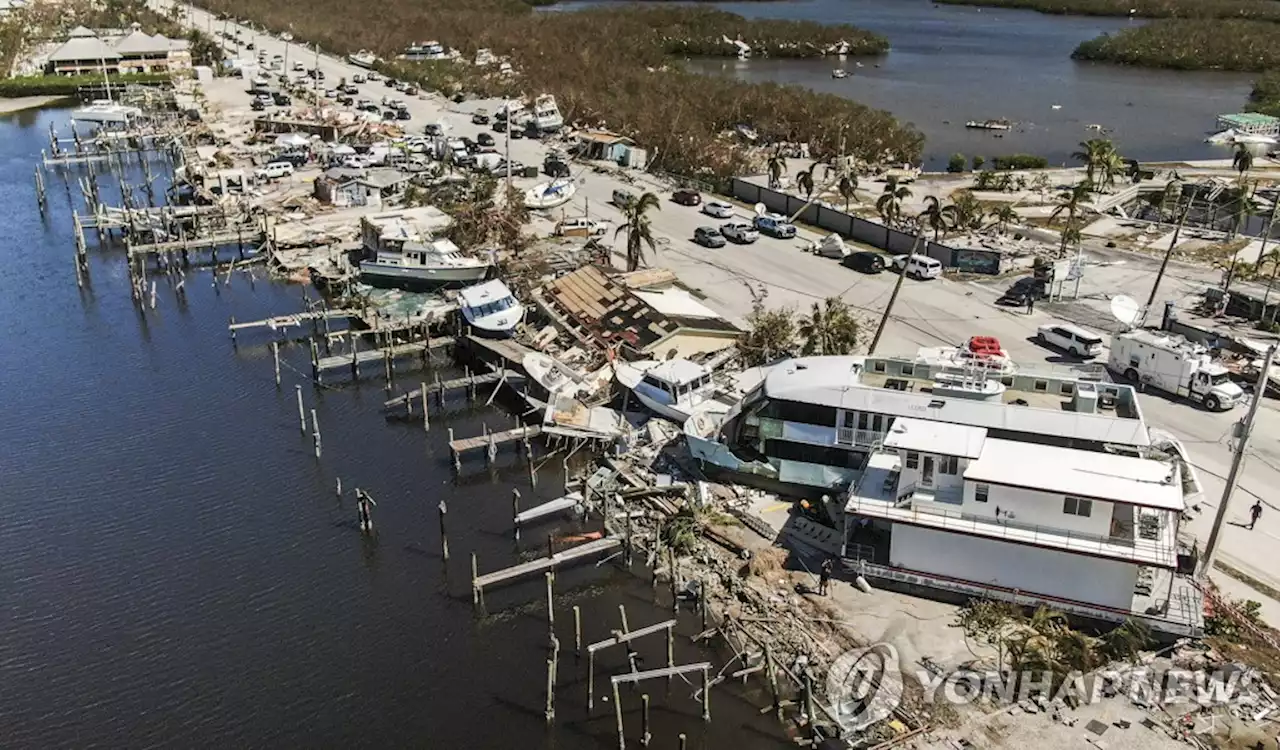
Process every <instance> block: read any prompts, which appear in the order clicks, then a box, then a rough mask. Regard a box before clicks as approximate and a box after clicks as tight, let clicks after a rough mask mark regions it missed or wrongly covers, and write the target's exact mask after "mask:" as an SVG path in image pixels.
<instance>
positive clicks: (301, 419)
mask: <svg viewBox="0 0 1280 750" xmlns="http://www.w3.org/2000/svg"><path fill="white" fill-rule="evenodd" d="M294 389H295V391H296V392H297V394H298V424H299V426H300V427H301V429H302V434H303V435H305V434H307V412H306V411H305V410H304V409H303V407H302V386H300V385H295V386H294Z"/></svg>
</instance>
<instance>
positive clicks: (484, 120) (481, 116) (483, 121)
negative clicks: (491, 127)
mask: <svg viewBox="0 0 1280 750" xmlns="http://www.w3.org/2000/svg"><path fill="white" fill-rule="evenodd" d="M471 124H472V125H488V124H489V113H487V112H485V111H484V110H483V109H481V110H477V111H476V113H475V114H473V115H471Z"/></svg>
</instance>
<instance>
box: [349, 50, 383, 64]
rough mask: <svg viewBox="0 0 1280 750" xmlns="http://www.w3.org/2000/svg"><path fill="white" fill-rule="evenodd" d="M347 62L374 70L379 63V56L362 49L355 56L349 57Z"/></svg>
mask: <svg viewBox="0 0 1280 750" xmlns="http://www.w3.org/2000/svg"><path fill="white" fill-rule="evenodd" d="M347 62H349V63H351V64H352V65H358V66H360V67H361V68H372V67H373V66H374V64H375V63H377V62H378V56H377V55H375V54H373V53H372V52H370V51H369V50H367V49H362V50H360V51H359V52H357V53H355V54H353V55H347Z"/></svg>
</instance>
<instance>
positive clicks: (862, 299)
mask: <svg viewBox="0 0 1280 750" xmlns="http://www.w3.org/2000/svg"><path fill="white" fill-rule="evenodd" d="M162 5H167V3H163V4H162ZM206 24H207V16H206V15H205V14H204V13H203V11H199V10H196V11H195V13H194V25H195V26H196V27H197V28H206ZM215 28H216V26H215ZM233 28H234V27H233ZM242 32H243V33H244V34H245V35H246V36H245V38H246V39H247V38H248V35H249V34H250V33H251V32H250V31H249V30H247V29H244V30H242ZM256 41H257V47H258V49H261V50H265V51H266V52H267V54H268V55H274V54H284V49H285V43H284V42H282V41H280V40H278V39H274V38H270V37H264V36H262V35H258V36H257V37H256ZM291 48H292V49H291V51H290V60H294V59H303V60H304V61H306V62H307V64H308V65H310V64H312V62H313V60H314V59H315V58H314V56H313V55H312V54H311V53H307V54H305V55H304V56H302V57H301V58H300V57H299V48H298V45H296V44H294V45H291ZM245 54H246V56H248V57H254V56H256V51H255V52H248V53H245ZM319 64H320V68H321V69H322V70H324V72H325V75H326V76H327V77H328V78H327V81H326V83H327V85H329V86H334V85H336V84H337V81H338V79H339V78H342V77H345V78H347V79H348V80H350V78H351V77H352V76H353V75H355V74H356V73H358V72H361V71H360V69H359V68H356V67H355V66H352V65H350V64H348V63H346V62H345V61H342V60H339V59H335V58H333V57H330V56H326V55H321V56H320V58H319ZM386 95H391V90H390V89H388V88H386V87H384V86H383V85H382V84H380V83H378V84H366V85H364V86H363V87H362V91H361V94H360V96H361V97H364V98H369V99H373V100H375V101H376V100H379V99H381V98H382V97H383V96H386ZM496 103H497V102H494V101H473V102H467V103H464V104H453V103H452V102H448V101H446V100H445V99H443V98H441V97H438V96H434V95H430V96H427V97H425V98H421V99H419V98H414V99H410V100H409V101H408V107H409V110H410V112H411V113H412V115H413V120H412V121H411V123H410V126H411V127H412V128H414V129H420V128H421V126H422V125H425V124H426V123H431V122H437V121H440V120H443V121H445V122H447V123H448V125H449V126H450V128H451V130H452V132H454V133H456V134H458V135H463V136H470V137H472V138H474V137H475V136H476V135H477V134H478V133H479V132H480V131H481V130H483V129H484V128H483V127H481V126H476V125H473V124H471V121H470V115H471V113H472V112H474V111H475V109H477V108H480V107H485V108H487V109H488V110H489V111H490V112H492V111H493V110H494V108H495V105H496ZM247 104H248V99H247V96H246V99H245V105H246V106H247ZM502 145H503V142H502V140H499V147H500V148H501V147H502ZM547 148H548V146H547V145H546V144H543V143H539V142H537V141H528V140H516V141H512V142H511V155H512V157H513V158H515V159H518V160H519V161H522V162H524V163H525V164H530V165H541V163H542V159H543V156H544V154H545V152H546V150H547ZM579 177H580V179H581V184H580V187H579V191H578V194H577V196H576V197H575V200H574V201H573V202H572V204H571V205H568V206H565V207H563V208H562V209H556V211H555V214H556V216H555V217H553V218H559V216H560V215H561V213H562V212H563V213H565V214H567V215H569V216H574V215H583V214H584V213H585V214H588V215H590V216H592V217H596V218H605V219H609V220H611V221H613V222H614V225H615V226H616V225H617V224H618V223H619V219H620V215H619V213H618V211H617V210H616V209H615V208H614V207H613V206H612V205H610V204H609V200H610V196H611V194H612V193H613V191H614V190H615V189H618V188H624V189H629V190H632V191H636V190H638V189H651V190H654V191H656V192H658V193H659V195H661V196H663V197H664V198H666V197H669V195H670V189H671V188H670V186H669V185H664V184H663V183H661V182H659V181H657V180H655V179H653V178H651V177H649V176H647V175H638V176H636V181H637V182H636V184H631V183H628V182H625V181H623V180H621V179H618V178H617V177H615V176H613V175H612V174H598V173H594V172H592V171H591V170H590V169H589V168H588V169H584V170H583V171H582V174H581V175H579ZM543 179H545V178H543ZM516 182H517V184H518V185H519V186H520V187H522V188H524V187H529V186H532V185H533V184H534V183H535V182H537V180H523V179H522V180H517V181H516ZM747 213H748V212H747V211H746V209H745V207H744V208H743V215H744V216H746V215H747ZM550 220H551V219H548V220H547V221H546V222H543V223H540V224H539V226H544V227H545V226H547V225H549V222H550ZM716 223H719V222H718V221H712V220H709V218H708V217H706V216H704V215H702V214H700V213H699V212H698V210H697V209H696V208H690V207H685V206H679V205H677V204H674V203H671V202H670V201H669V200H668V201H664V203H663V205H662V209H661V210H660V211H658V212H656V213H655V214H654V216H653V228H654V231H655V235H656V236H657V237H658V238H659V241H660V243H661V247H660V248H659V251H658V253H657V257H656V258H652V259H651V263H653V264H654V265H662V266H666V267H668V268H670V269H671V270H673V271H675V272H676V273H677V274H678V275H679V276H680V278H681V279H682V280H683V281H684V282H685V283H686V284H688V285H689V286H691V287H695V288H698V289H700V290H701V291H702V292H703V293H704V294H705V295H706V296H707V301H708V304H710V305H711V306H712V307H714V308H716V309H718V310H720V311H721V312H722V313H724V314H726V315H728V316H730V317H733V318H735V319H738V320H742V319H743V318H744V317H745V316H746V315H747V314H748V313H749V311H750V309H751V306H752V303H753V301H754V300H756V299H757V298H763V299H765V300H766V302H767V304H768V305H769V306H771V307H775V306H783V305H791V306H795V307H797V308H799V309H800V310H802V311H803V310H805V309H807V308H808V307H809V306H810V305H811V304H813V303H815V302H818V301H820V300H822V299H824V298H826V297H832V296H836V297H840V298H842V299H844V300H845V301H846V302H848V303H849V304H850V305H853V306H854V307H856V308H857V309H859V310H862V311H864V312H865V313H866V315H867V316H868V317H867V325H868V330H872V329H873V328H874V325H875V320H876V319H877V318H878V316H879V315H880V313H881V312H882V311H883V308H884V305H885V304H886V303H887V301H888V298H889V293H890V290H891V287H892V284H893V281H894V279H893V277H892V276H890V275H889V274H880V275H877V276H867V275H863V274H860V273H857V272H854V271H851V270H849V269H846V268H844V267H842V266H840V265H839V264H838V263H837V262H836V261H834V260H830V259H826V258H820V257H817V256H814V255H811V254H809V253H806V252H804V251H803V248H804V246H805V244H807V241H809V240H816V239H819V236H818V235H816V234H813V233H811V232H807V231H801V232H800V236H799V237H797V238H796V239H795V240H790V241H781V240H774V239H770V238H761V240H760V241H759V242H756V243H755V244H752V245H747V246H739V245H727V246H725V247H723V248H719V249H708V248H703V247H701V246H698V245H695V244H693V242H692V241H691V240H690V238H691V237H692V235H693V231H694V229H696V228H697V227H698V226H702V225H706V224H716ZM1086 250H1087V251H1088V253H1089V259H1090V260H1091V261H1092V263H1091V265H1089V267H1088V269H1087V274H1086V276H1085V278H1084V280H1083V281H1082V283H1081V288H1080V293H1081V296H1082V297H1083V298H1084V301H1083V302H1079V303H1069V304H1070V305H1071V306H1070V307H1068V308H1065V309H1064V308H1058V309H1059V310H1061V311H1063V312H1067V313H1068V317H1073V318H1077V317H1079V316H1080V315H1088V314H1092V315H1095V316H1103V319H1105V314H1104V313H1103V312H1102V311H1104V310H1105V309H1106V303H1105V300H1106V299H1108V298H1109V297H1111V296H1113V295H1115V294H1121V293H1123V294H1129V295H1131V296H1134V297H1135V298H1137V299H1138V300H1140V301H1145V300H1146V297H1147V295H1148V293H1149V291H1150V288H1151V284H1152V281H1153V280H1154V277H1155V272H1156V268H1157V266H1158V262H1157V261H1156V260H1154V259H1150V258H1146V257H1143V256H1139V255H1136V254H1130V253H1123V252H1115V251H1107V250H1105V249H1103V248H1100V247H1096V246H1090V245H1086ZM618 257H619V259H620V256H618ZM1216 280H1217V272H1214V271H1210V270H1208V269H1197V268H1195V267H1190V266H1183V265H1179V264H1174V265H1172V266H1171V268H1170V270H1169V272H1168V274H1167V275H1166V278H1165V281H1164V282H1163V284H1162V288H1161V295H1160V299H1161V300H1163V299H1174V300H1176V301H1178V302H1180V303H1181V302H1185V301H1187V300H1189V299H1190V298H1191V297H1192V296H1194V295H1195V293H1196V292H1197V291H1198V290H1199V289H1200V288H1201V287H1202V286H1203V285H1204V284H1205V283H1214V282H1216ZM1006 283H1007V282H989V283H976V282H956V281H951V280H947V279H941V280H935V281H926V282H916V281H910V280H908V281H906V282H905V284H904V288H903V291H902V294H901V296H900V297H899V299H898V303H897V307H896V309H895V310H894V315H893V316H892V319H891V321H890V324H889V326H888V328H887V331H886V336H885V340H884V341H883V342H882V344H881V351H882V352H885V353H900V354H913V353H914V352H915V350H916V348H917V347H919V346H931V345H939V344H951V343H956V342H961V341H964V340H965V339H967V338H968V337H969V336H971V335H975V334H984V335H994V336H997V337H999V338H1000V340H1001V342H1002V343H1003V344H1004V345H1005V347H1006V348H1007V349H1008V351H1009V352H1010V354H1011V355H1012V357H1013V358H1014V359H1015V360H1017V361H1019V362H1041V361H1049V362H1055V361H1061V360H1060V359H1059V358H1058V355H1057V354H1055V353H1053V352H1049V351H1046V350H1045V349H1044V348H1042V347H1040V346H1038V345H1036V344H1035V343H1034V342H1033V341H1032V340H1031V337H1032V336H1033V334H1034V332H1035V329H1036V327H1037V326H1038V325H1041V324H1043V323H1048V322H1051V321H1053V320H1055V318H1054V317H1053V315H1052V314H1049V313H1047V312H1046V311H1044V310H1043V309H1041V310H1037V311H1036V313H1035V314H1033V315H1026V314H1024V313H1022V312H1021V311H1010V310H1006V309H1003V308H998V307H996V306H995V305H994V304H993V301H994V299H995V298H996V297H997V296H999V293H1000V291H1001V290H1002V289H1003V286H1004V285H1005V284H1006ZM1140 402H1141V406H1142V409H1143V411H1144V412H1145V415H1146V418H1147V420H1148V421H1149V422H1150V423H1151V424H1153V425H1156V426H1159V427H1162V428H1164V429H1166V430H1169V431H1170V432H1172V433H1173V434H1175V435H1177V436H1178V437H1179V438H1181V439H1182V440H1183V441H1184V442H1185V443H1186V445H1187V448H1188V450H1189V452H1190V453H1191V456H1192V462H1193V464H1194V465H1195V466H1196V468H1197V469H1198V470H1199V472H1200V478H1201V480H1202V482H1203V484H1204V486H1205V489H1206V493H1205V498H1206V500H1205V502H1204V503H1203V504H1202V510H1201V512H1200V513H1199V514H1198V516H1197V517H1196V519H1195V520H1194V521H1193V522H1192V523H1191V524H1190V528H1191V529H1192V530H1193V531H1194V532H1195V533H1196V534H1197V535H1198V536H1200V538H1201V539H1202V540H1203V539H1204V538H1206V537H1207V533H1208V527H1209V525H1210V523H1211V520H1212V516H1213V513H1214V509H1215V508H1216V506H1217V499H1218V498H1219V497H1220V495H1221V491H1222V485H1223V482H1222V479H1221V478H1222V477H1225V476H1226V474H1227V470H1228V467H1229V465H1230V460H1231V457H1230V450H1229V447H1228V442H1227V441H1228V436H1229V435H1230V429H1231V425H1232V422H1233V421H1234V420H1236V419H1238V418H1240V417H1241V416H1242V415H1243V413H1244V411H1243V409H1237V410H1236V411H1234V412H1229V413H1225V414H1214V413H1209V412H1205V411H1203V410H1201V409H1199V408H1197V407H1195V406H1192V405H1190V404H1186V403H1181V402H1177V401H1173V400H1170V399H1167V398H1164V397H1162V396H1160V395H1155V394H1145V395H1143V396H1142V397H1141V398H1140ZM1278 436H1280V416H1278V415H1277V408H1276V405H1275V402H1273V401H1268V402H1266V403H1265V404H1264V408H1263V409H1262V411H1261V413H1260V416H1259V419H1258V424H1257V427H1256V429H1255V432H1254V436H1253V438H1252V442H1251V449H1252V450H1251V453H1252V454H1253V455H1252V456H1251V458H1250V459H1249V460H1248V462H1247V465H1246V469H1245V473H1244V475H1243V479H1242V481H1241V483H1240V491H1238V492H1237V493H1236V496H1235V499H1234V501H1233V503H1232V509H1231V512H1230V513H1229V515H1228V519H1229V520H1234V521H1239V520H1241V519H1243V518H1245V517H1246V515H1247V512H1248V507H1249V505H1251V504H1252V503H1253V501H1254V498H1255V497H1258V498H1261V499H1262V500H1263V503H1264V505H1265V506H1266V507H1267V508H1268V511H1267V512H1265V513H1264V515H1263V518H1262V521H1261V522H1260V523H1259V524H1258V527H1257V529H1255V530H1254V531H1247V530H1245V529H1243V528H1241V527H1240V526H1236V525H1228V526H1227V527H1226V531H1225V534H1224V536H1223V541H1222V559H1223V560H1224V561H1226V562H1229V563H1230V564H1232V565H1234V566H1236V567H1238V568H1241V569H1243V570H1246V571H1247V572H1249V573H1250V574H1251V575H1253V576H1254V577H1256V578H1258V579H1259V580H1262V581H1264V582H1266V583H1268V584H1270V585H1272V586H1274V587H1275V588H1277V589H1280V568H1278V567H1277V566H1276V564H1274V563H1273V562H1272V561H1273V560H1274V559H1275V558H1272V557H1271V554H1272V551H1273V550H1274V549H1275V542H1276V541H1277V540H1280V492H1276V491H1272V490H1268V488H1269V487H1271V488H1275V487H1280V468H1277V467H1280V444H1278V443H1277V437H1278ZM1258 598H1261V597H1260V596H1259V597H1258ZM1268 606H1271V603H1270V602H1268ZM1274 606H1275V607H1276V610H1275V611H1276V612H1277V617H1280V604H1275V605H1274Z"/></svg>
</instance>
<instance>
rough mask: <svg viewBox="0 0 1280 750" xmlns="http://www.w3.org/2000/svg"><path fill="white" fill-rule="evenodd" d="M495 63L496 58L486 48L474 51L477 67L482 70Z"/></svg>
mask: <svg viewBox="0 0 1280 750" xmlns="http://www.w3.org/2000/svg"><path fill="white" fill-rule="evenodd" d="M497 61H498V58H496V57H494V55H493V52H491V51H490V50H489V49H488V48H486V47H481V48H480V49H478V50H476V65H477V66H479V67H481V68H483V67H484V66H486V65H492V64H494V63H495V62H497Z"/></svg>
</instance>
